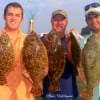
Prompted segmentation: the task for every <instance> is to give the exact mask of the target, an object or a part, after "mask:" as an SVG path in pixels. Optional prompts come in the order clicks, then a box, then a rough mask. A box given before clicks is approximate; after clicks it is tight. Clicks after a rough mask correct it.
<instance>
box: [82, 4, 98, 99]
mask: <svg viewBox="0 0 100 100" xmlns="http://www.w3.org/2000/svg"><path fill="white" fill-rule="evenodd" d="M85 18H86V23H87V25H88V27H89V28H90V29H91V32H92V35H91V36H90V37H89V39H88V40H87V43H86V45H85V47H84V48H83V54H82V62H83V66H84V69H85V72H86V75H87V86H86V89H85V90H84V91H83V92H82V93H81V95H82V96H83V97H85V100H99V99H100V4H99V3H91V4H88V5H86V6H85Z"/></svg>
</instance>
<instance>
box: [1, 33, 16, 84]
mask: <svg viewBox="0 0 100 100" xmlns="http://www.w3.org/2000/svg"><path fill="white" fill-rule="evenodd" d="M13 62H14V50H13V46H12V44H11V41H10V39H9V36H8V34H6V33H3V34H1V36H0V85H4V84H7V80H6V78H5V74H6V73H7V72H9V71H10V68H11V67H12V65H13Z"/></svg>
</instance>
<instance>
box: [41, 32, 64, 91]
mask: <svg viewBox="0 0 100 100" xmlns="http://www.w3.org/2000/svg"><path fill="white" fill-rule="evenodd" d="M47 38H48V40H49V41H50V42H48V41H47V40H46V39H45V40H44V41H43V42H44V44H45V46H46V48H47V52H48V58H49V72H48V78H49V79H50V84H49V90H50V91H60V86H59V82H58V80H59V78H60V77H61V75H62V74H63V72H64V68H65V55H64V48H63V46H62V44H61V39H60V38H59V37H58V36H57V35H56V33H52V32H50V33H49V34H48V35H47Z"/></svg>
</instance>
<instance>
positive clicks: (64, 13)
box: [52, 9, 68, 18]
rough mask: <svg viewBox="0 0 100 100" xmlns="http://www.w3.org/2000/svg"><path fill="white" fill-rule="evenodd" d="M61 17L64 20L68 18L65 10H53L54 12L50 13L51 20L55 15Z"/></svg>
mask: <svg viewBox="0 0 100 100" xmlns="http://www.w3.org/2000/svg"><path fill="white" fill-rule="evenodd" d="M59 14H60V15H63V16H64V17H65V18H67V17H68V16H67V12H66V11H65V10H63V9H58V10H55V11H53V13H52V18H53V17H54V16H55V15H59Z"/></svg>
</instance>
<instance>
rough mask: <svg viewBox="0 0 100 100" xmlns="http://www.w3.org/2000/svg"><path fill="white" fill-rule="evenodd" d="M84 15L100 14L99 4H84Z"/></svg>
mask: <svg viewBox="0 0 100 100" xmlns="http://www.w3.org/2000/svg"><path fill="white" fill-rule="evenodd" d="M84 9H85V15H92V14H98V15H100V4H99V3H91V4H88V5H86V6H85V8H84Z"/></svg>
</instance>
